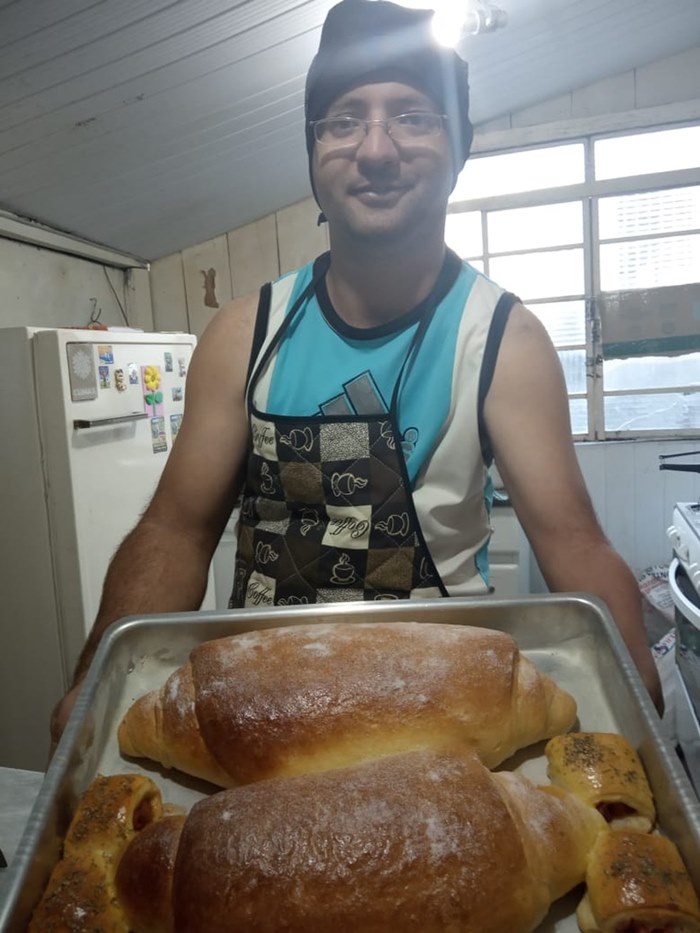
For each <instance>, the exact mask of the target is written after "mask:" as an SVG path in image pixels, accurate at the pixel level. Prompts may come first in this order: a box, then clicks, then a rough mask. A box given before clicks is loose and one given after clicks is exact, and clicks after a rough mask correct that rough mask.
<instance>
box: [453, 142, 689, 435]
mask: <svg viewBox="0 0 700 933" xmlns="http://www.w3.org/2000/svg"><path fill="white" fill-rule="evenodd" d="M699 154H700V126H683V127H675V128H672V129H664V130H654V131H649V132H644V133H640V132H638V133H634V134H626V135H624V134H618V135H615V136H607V137H602V138H596V137H590V138H587V139H583V140H580V141H576V142H574V143H569V142H567V143H566V144H559V145H551V146H541V147H537V148H531V149H527V150H521V151H514V152H506V153H497V154H493V155H485V156H473V157H472V158H471V159H470V160H469V161H468V162H467V164H466V166H465V169H464V171H463V172H462V174H461V176H460V178H459V180H458V182H457V185H456V187H455V190H454V192H453V194H452V198H451V207H450V213H449V214H448V218H447V227H446V241H447V243H448V245H449V246H451V247H452V248H453V249H454V250H455V251H456V252H457V253H459V255H461V256H462V257H463V258H465V259H467V260H468V261H469V262H471V263H472V265H474V266H476V267H477V268H479V269H481V270H483V271H484V272H486V274H487V275H489V276H490V277H491V278H493V279H494V280H495V281H497V282H498V283H499V284H501V285H503V286H504V287H505V288H508V290H509V291H513V292H515V293H516V294H517V295H518V296H519V297H520V298H521V299H522V301H523V302H524V303H525V304H527V306H528V307H529V308H530V310H531V311H533V313H534V314H536V315H537V317H538V318H539V319H540V320H541V321H542V323H543V324H544V326H545V327H546V329H547V331H548V333H549V334H550V336H551V338H552V341H553V343H554V346H555V347H556V349H557V352H558V354H559V359H560V361H561V364H562V368H563V370H564V376H565V378H566V385H567V390H568V394H569V411H570V415H571V425H572V431H573V433H574V435H575V436H576V437H577V438H579V439H586V438H587V439H600V438H606V437H640V436H650V435H655V436H663V435H668V434H674V435H676V436H677V435H679V434H697V433H698V432H699V431H700V155H699Z"/></svg>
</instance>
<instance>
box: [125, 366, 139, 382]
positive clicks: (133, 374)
mask: <svg viewBox="0 0 700 933" xmlns="http://www.w3.org/2000/svg"><path fill="white" fill-rule="evenodd" d="M127 369H128V371H129V385H131V386H137V385H138V384H139V368H138V366H137V364H136V363H129V365H128V366H127Z"/></svg>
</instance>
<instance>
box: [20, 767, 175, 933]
mask: <svg viewBox="0 0 700 933" xmlns="http://www.w3.org/2000/svg"><path fill="white" fill-rule="evenodd" d="M162 813H163V808H162V806H161V798H160V792H159V790H158V788H157V787H156V786H155V784H154V783H153V782H152V781H151V780H150V779H149V778H147V777H144V776H142V775H138V774H119V775H113V776H110V777H104V776H102V775H99V776H98V777H96V778H95V780H94V781H93V782H92V783H91V784H90V786H89V787H88V789H87V791H86V792H85V794H84V795H83V796H82V798H81V799H80V801H79V803H78V807H77V809H76V811H75V814H74V816H73V819H72V820H71V823H70V826H69V827H68V832H67V833H66V837H65V840H64V843H63V853H62V856H61V859H60V860H59V861H58V862H57V863H56V866H55V868H54V870H53V872H52V873H51V877H50V879H49V883H48V885H47V887H46V890H45V891H44V895H43V897H42V899H41V901H40V902H39V904H38V905H37V907H36V909H35V910H34V913H33V914H32V919H31V922H30V924H29V928H28V933H62V931H66V933H75V931H78V930H80V931H82V930H85V931H91V933H93V931H95V933H129V929H130V927H129V924H128V923H127V921H126V919H125V917H124V914H123V911H122V909H121V907H120V906H119V903H118V901H117V898H116V889H115V886H114V878H115V872H116V867H117V864H118V861H119V858H120V857H121V854H122V851H123V850H124V847H125V846H126V845H127V843H128V842H129V841H130V840H131V839H132V838H133V837H134V836H135V835H136V834H137V833H138V832H139V831H140V830H141V829H142V828H143V827H144V826H146V825H147V824H148V823H150V822H151V821H152V820H157V819H159V818H160V817H161V816H162Z"/></svg>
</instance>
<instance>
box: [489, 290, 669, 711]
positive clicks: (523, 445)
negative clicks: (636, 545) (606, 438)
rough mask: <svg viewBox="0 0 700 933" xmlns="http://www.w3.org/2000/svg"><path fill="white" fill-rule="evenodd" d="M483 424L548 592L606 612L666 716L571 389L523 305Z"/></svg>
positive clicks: (633, 585) (632, 584)
mask: <svg viewBox="0 0 700 933" xmlns="http://www.w3.org/2000/svg"><path fill="white" fill-rule="evenodd" d="M484 417H485V421H486V425H487V428H488V431H489V435H490V437H491V442H492V444H493V450H494V457H495V460H496V464H497V466H498V469H499V472H500V474H501V477H502V478H503V481H504V483H505V486H506V489H507V490H508V494H509V496H510V498H511V501H512V503H513V507H514V509H515V512H516V514H517V516H518V518H519V520H520V523H521V524H522V526H523V529H524V531H525V534H526V535H527V537H528V540H529V541H530V544H531V546H532V549H533V551H534V554H535V556H536V558H537V562H538V564H539V566H540V570H541V571H542V575H543V576H544V579H545V581H546V582H547V585H548V587H549V588H550V590H552V591H554V592H576V591H578V592H588V593H593V594H595V595H597V596H599V597H600V598H601V599H602V600H603V601H604V602H605V603H606V604H607V606H608V608H609V609H610V612H611V613H612V616H613V618H614V619H615V622H616V623H617V626H618V628H619V630H620V632H621V634H622V637H623V638H624V640H625V643H626V644H627V647H628V649H629V652H630V654H631V656H632V658H633V660H634V662H635V664H636V665H637V667H638V669H639V672H640V674H641V676H642V679H643V681H644V683H645V684H646V687H647V689H648V690H649V693H650V694H651V696H652V699H653V700H654V702H655V704H656V706H657V708H658V709H661V708H662V706H663V701H662V694H661V684H660V681H659V676H658V672H657V669H656V665H655V663H654V659H653V657H652V655H651V651H650V650H649V647H648V643H647V637H646V631H645V628H644V623H643V619H642V606H641V596H640V593H639V587H638V585H637V581H636V580H635V578H634V575H633V573H632V572H631V570H630V569H629V567H628V566H627V564H626V563H625V562H624V560H623V559H622V558H621V557H620V555H619V554H618V553H617V552H616V551H615V550H614V549H613V548H612V546H611V545H610V543H609V542H608V540H607V539H606V537H605V535H604V533H603V531H602V529H601V527H600V525H599V524H598V520H597V518H596V515H595V512H594V509H593V506H592V504H591V501H590V498H589V496H588V492H587V490H586V486H585V483H584V480H583V476H582V475H581V471H580V468H579V465H578V461H577V459H576V454H575V451H574V445H573V442H572V439H571V426H570V421H569V408H568V401H567V395H566V384H565V381H564V376H563V373H562V371H561V366H560V364H559V359H558V357H557V354H556V351H555V350H554V347H553V346H552V343H551V341H550V339H549V336H548V335H547V333H546V331H545V329H544V327H543V326H542V324H541V323H540V322H539V321H538V319H537V318H536V317H535V316H534V315H533V314H532V313H531V312H530V311H528V310H527V309H526V308H524V307H523V306H522V305H516V306H515V307H514V308H513V309H512V311H511V314H510V318H509V320H508V323H507V325H506V329H505V333H504V335H503V341H502V344H501V349H500V351H499V355H498V361H497V364H496V369H495V372H494V377H493V382H492V385H491V389H490V391H489V393H488V396H487V398H486V403H485V406H484Z"/></svg>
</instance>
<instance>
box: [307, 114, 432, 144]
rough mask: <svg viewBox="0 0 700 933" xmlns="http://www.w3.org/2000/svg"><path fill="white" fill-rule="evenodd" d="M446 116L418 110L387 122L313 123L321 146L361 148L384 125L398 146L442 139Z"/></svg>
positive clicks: (346, 120) (342, 120) (329, 120)
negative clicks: (365, 140)
mask: <svg viewBox="0 0 700 933" xmlns="http://www.w3.org/2000/svg"><path fill="white" fill-rule="evenodd" d="M445 120H447V117H446V116H445V114H444V113H430V112H429V111H418V110H417V111H415V112H412V113H400V114H398V115H397V116H395V117H389V118H388V119H387V120H361V119H360V118H359V117H347V116H340V117H327V118H326V119H325V120H312V121H311V123H310V124H309V125H310V126H312V127H313V130H314V138H315V140H316V142H318V143H321V145H322V146H358V145H359V144H360V143H361V142H362V140H363V139H364V138H365V136H366V135H367V134H368V133H369V128H370V126H374V125H375V124H376V125H378V126H383V127H384V129H385V130H386V131H387V133H388V134H389V136H391V138H392V139H393V140H394V141H395V142H397V143H408V142H416V141H418V140H421V139H426V138H428V137H430V136H439V135H440V133H441V132H442V128H443V126H444V124H445Z"/></svg>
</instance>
